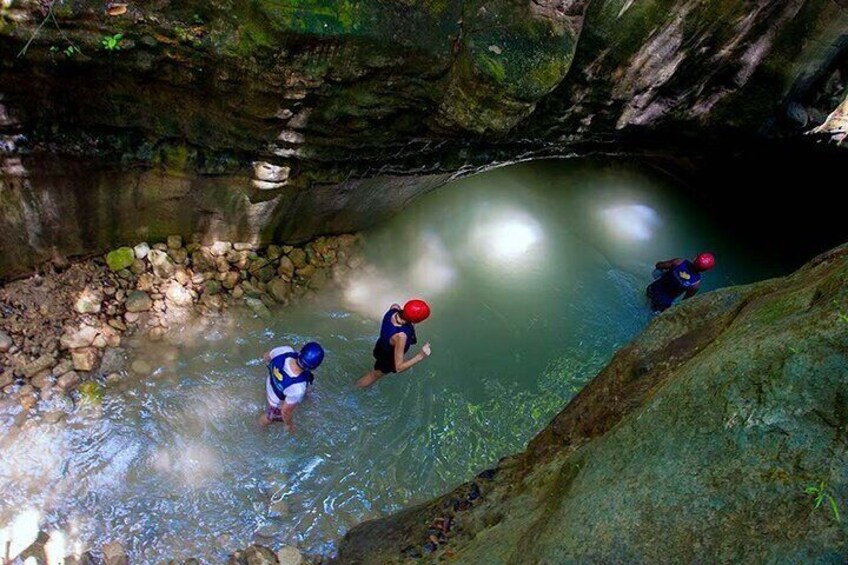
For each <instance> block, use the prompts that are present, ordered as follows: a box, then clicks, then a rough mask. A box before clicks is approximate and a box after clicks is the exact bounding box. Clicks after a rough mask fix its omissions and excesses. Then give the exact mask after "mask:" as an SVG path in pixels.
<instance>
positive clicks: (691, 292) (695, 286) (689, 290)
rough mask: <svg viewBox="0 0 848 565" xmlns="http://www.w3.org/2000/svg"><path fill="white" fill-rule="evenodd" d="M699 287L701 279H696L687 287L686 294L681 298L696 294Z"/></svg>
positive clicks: (684, 298)
mask: <svg viewBox="0 0 848 565" xmlns="http://www.w3.org/2000/svg"><path fill="white" fill-rule="evenodd" d="M700 288H701V281H698V282H696V283H695V284H693V285H692V286H690V287H689V288H687V289H686V294H685V295H684V296H683V300H686V299H687V298H692V297H693V296H695V295H696V294H698V290H700Z"/></svg>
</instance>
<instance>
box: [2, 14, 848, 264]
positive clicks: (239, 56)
mask: <svg viewBox="0 0 848 565" xmlns="http://www.w3.org/2000/svg"><path fill="white" fill-rule="evenodd" d="M51 5H52V8H51V7H50V6H51ZM42 23H44V24H45V25H41V24H42ZM846 25H848V13H846V11H845V10H844V9H843V8H842V7H841V6H840V5H839V4H838V3H835V2H801V1H791V2H768V1H765V0H763V1H758V2H736V3H716V2H696V1H692V0H649V1H639V2H633V1H632V0H614V1H611V2H589V1H588V0H563V1H545V2H538V1H534V2H523V1H517V2H507V1H505V0H499V1H496V2H485V3H484V2H471V3H470V4H469V3H468V2H459V1H456V0H445V1H443V2H397V3H392V4H391V5H387V4H386V3H376V2H373V1H370V0H368V1H365V2H359V3H351V2H347V1H341V0H339V1H329V2H297V3H286V2H277V1H273V2H272V1H267V2H266V1H259V2H251V3H231V2H222V1H212V2H199V1H190V2H179V3H176V2H173V3H171V2H155V3H149V2H148V3H130V4H128V5H127V6H126V10H124V9H123V8H121V9H114V7H112V8H109V7H108V6H105V5H104V4H103V3H102V2H94V1H91V0H85V1H79V2H53V3H50V2H41V1H36V0H19V1H16V2H11V3H9V2H6V3H3V4H2V5H0V60H2V61H3V64H2V66H0V237H2V239H3V241H4V246H3V250H2V253H0V273H5V274H15V273H18V272H22V271H25V270H27V269H30V268H31V267H33V266H34V265H35V264H37V263H39V262H41V261H45V260H48V259H50V258H51V257H52V256H53V255H56V254H59V255H63V254H79V253H86V252H93V251H102V250H103V249H104V248H105V247H108V246H114V245H117V244H120V243H125V242H127V241H130V240H132V239H137V238H139V237H142V236H143V238H145V239H149V240H155V239H157V238H159V237H164V236H166V235H167V234H168V233H174V232H179V233H182V234H183V235H186V236H188V235H189V234H190V233H201V234H204V235H206V234H211V235H212V236H213V237H226V238H229V239H243V240H250V241H254V240H268V239H270V238H271V236H274V237H276V238H284V239H293V240H303V239H307V238H310V237H313V236H315V235H318V234H320V233H332V232H342V231H351V230H355V229H358V228H362V227H366V226H368V225H371V224H373V223H374V222H376V221H379V219H381V218H383V217H385V215H386V214H389V213H391V212H393V211H396V210H398V209H399V208H401V207H402V206H403V205H404V204H405V203H406V202H408V201H409V200H410V199H411V198H414V197H415V196H417V195H419V194H422V193H424V192H426V191H428V190H431V189H432V188H434V187H435V186H438V185H439V184H443V183H444V182H447V180H449V179H450V178H452V177H453V176H455V175H456V174H468V173H471V172H474V171H476V170H480V169H481V168H483V167H487V166H491V165H493V164H498V163H504V162H509V161H512V160H517V159H527V158H532V157H542V156H545V157H550V156H560V155H572V154H575V153H578V154H579V152H580V151H582V150H584V149H590V148H596V147H598V146H599V145H600V146H602V147H604V148H607V149H610V150H613V151H623V152H634V151H638V150H639V148H640V147H641V146H642V143H643V142H644V141H645V140H648V139H649V140H650V143H651V145H652V146H653V147H659V148H661V149H666V150H667V149H673V150H675V151H680V150H682V149H683V148H685V147H687V146H688V147H698V146H711V147H716V146H719V147H724V146H726V145H727V144H728V143H729V144H731V145H733V144H736V145H739V144H744V143H749V142H750V141H751V140H752V139H756V138H760V137H781V136H800V135H801V134H803V133H806V132H810V131H812V130H814V129H815V131H816V132H817V134H816V135H815V136H809V137H807V138H806V139H808V140H809V142H810V143H813V142H814V141H815V140H819V139H827V140H831V139H832V140H833V141H834V142H836V143H841V142H842V141H843V140H844V130H845V128H844V124H843V122H844V120H843V119H842V118H841V116H842V114H843V113H844V112H842V110H840V109H839V108H840V104H842V102H843V100H844V98H845V82H846V78H845V77H846V76H848V61H846V57H845V54H844V48H843V47H842V40H841V37H842V34H843V32H844V29H845V28H846ZM118 36H120V37H118ZM116 37H117V39H115V38H116ZM110 38H111V41H110ZM842 107H843V108H844V105H843V106H842ZM145 232H146V233H145ZM221 232H224V233H221ZM140 234H141V235H140ZM225 234H226V235H225Z"/></svg>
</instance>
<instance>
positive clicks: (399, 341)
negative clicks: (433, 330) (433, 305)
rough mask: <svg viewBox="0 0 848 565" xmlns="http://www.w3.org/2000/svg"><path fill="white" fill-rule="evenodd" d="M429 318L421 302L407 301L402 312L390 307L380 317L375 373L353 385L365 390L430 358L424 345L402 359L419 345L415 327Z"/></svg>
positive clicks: (375, 350) (375, 347) (428, 312)
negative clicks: (386, 377)
mask: <svg viewBox="0 0 848 565" xmlns="http://www.w3.org/2000/svg"><path fill="white" fill-rule="evenodd" d="M429 316H430V307H429V306H428V305H427V303H426V302H424V301H423V300H410V301H409V302H407V303H406V304H405V305H404V306H403V308H401V307H400V305H399V304H392V306H391V308H389V311H388V312H386V313H385V314H384V315H383V323H382V325H381V326H380V338H379V339H378V340H377V344H376V345H375V346H374V352H373V355H374V359H375V363H374V369H373V370H371V371H368V372H367V373H366V374H365V375H364V376H363V377H362V378H360V379H359V380H358V381H356V386H357V387H359V388H366V387H369V386H371V385H373V384H374V383H376V382H377V381H379V380H380V379H382V378H383V377H385V376H386V375H387V374H389V373H402V372H404V371H406V370H407V369H410V368H412V367H414V366H415V365H417V364H418V363H420V362H421V361H423V360H424V358H425V357H429V356H430V344H429V343H425V344H424V346H423V347H422V348H421V351H419V352H418V353H416V354H415V355H414V356H413V357H412V358H410V359H404V356H405V355H406V352H407V351H409V348H410V347H411V346H413V345H415V344H416V342H417V341H418V340H417V338H416V336H415V326H414V324H417V323H419V322H423V321H424V320H426V319H427V318H428V317H429Z"/></svg>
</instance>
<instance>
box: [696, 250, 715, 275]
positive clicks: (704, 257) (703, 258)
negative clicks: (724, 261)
mask: <svg viewBox="0 0 848 565" xmlns="http://www.w3.org/2000/svg"><path fill="white" fill-rule="evenodd" d="M713 267H715V257H714V256H713V254H712V253H709V252H705V253H698V256H697V257H695V268H696V269H698V270H699V271H709V270H710V269H712V268H713Z"/></svg>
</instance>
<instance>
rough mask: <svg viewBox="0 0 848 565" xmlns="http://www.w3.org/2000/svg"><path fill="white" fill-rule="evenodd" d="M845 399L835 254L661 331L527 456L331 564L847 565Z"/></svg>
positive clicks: (372, 526)
mask: <svg viewBox="0 0 848 565" xmlns="http://www.w3.org/2000/svg"><path fill="white" fill-rule="evenodd" d="M628 215H629V214H625V215H624V217H625V218H626V217H627V216H628ZM613 217H614V218H616V217H618V215H617V214H613ZM616 221H617V220H616ZM846 387H848V247H846V246H843V247H840V248H837V249H835V250H833V251H831V252H829V253H826V254H824V255H822V256H820V257H818V258H816V259H814V260H813V261H812V262H810V263H809V264H808V265H806V266H805V267H803V268H802V269H800V270H799V271H798V272H796V273H795V274H793V275H791V276H788V277H786V278H782V279H772V280H768V281H765V282H762V283H757V284H753V285H749V286H744V287H731V288H726V289H722V290H719V291H715V292H711V293H708V294H705V295H702V296H698V297H695V298H693V299H691V300H687V301H686V302H684V303H683V304H681V305H678V306H675V307H673V308H672V309H670V310H668V311H667V312H665V313H663V314H661V315H659V316H658V317H657V318H656V319H654V321H653V322H652V323H651V324H650V325H649V326H648V328H647V329H646V330H645V332H644V333H643V334H642V335H641V336H640V337H638V338H637V339H636V340H634V341H633V342H632V343H630V344H629V345H627V346H626V347H624V348H623V349H621V350H620V351H619V352H618V353H617V354H616V355H615V357H614V358H613V360H612V361H611V362H610V363H609V365H608V366H607V367H606V368H604V369H603V370H602V371H601V372H600V373H599V374H598V376H597V377H595V379H594V380H593V381H592V382H590V383H589V384H588V385H587V386H586V388H585V389H584V390H583V391H582V392H580V394H579V395H578V396H577V397H575V398H574V400H572V401H571V402H570V403H569V404H568V405H567V406H566V407H565V409H564V410H562V412H560V413H559V415H557V416H556V417H555V418H554V419H553V421H552V422H551V423H550V424H549V425H548V427H547V428H545V429H544V430H543V431H542V432H541V433H539V434H538V435H537V436H536V437H535V438H534V439H533V440H531V442H530V443H529V445H528V448H527V450H526V451H524V452H522V453H520V454H517V455H515V456H512V457H507V458H505V459H503V460H502V461H501V462H500V463H499V465H498V466H497V468H496V469H492V470H488V471H484V472H482V473H480V474H479V475H478V476H477V477H475V478H474V479H472V481H471V482H470V483H467V484H465V485H462V486H460V487H459V488H457V489H456V490H454V491H452V492H450V493H448V494H446V495H444V496H441V497H439V498H436V499H434V500H432V501H429V502H426V503H424V504H422V505H419V506H417V507H414V508H411V509H408V510H404V511H402V512H399V513H397V514H394V515H391V516H388V517H386V518H382V519H379V520H373V521H370V522H365V523H363V524H361V525H359V526H357V527H355V528H353V529H352V530H351V531H350V532H349V533H348V534H347V535H346V536H345V538H344V540H343V542H342V543H341V545H340V548H339V556H338V560H337V562H338V563H406V562H408V560H409V559H410V558H416V559H421V560H422V561H425V562H431V561H432V562H442V561H444V560H449V561H450V562H452V563H583V562H592V563H598V562H599V563H618V562H628V563H657V562H698V561H709V562H713V561H721V562H724V561H740V562H749V561H752V562H784V561H785V562H793V563H794V562H817V563H838V562H841V561H843V560H844V555H845V551H846V548H848V530H846V529H845V525H844V520H845V518H844V514H845V504H846V501H847V500H848V474H846V470H848V450H846V430H848V427H846V426H848V408H846V407H847V406H848V401H846V390H848V389H847V388H846ZM819 493H822V497H821V502H822V503H821V504H818V502H817V497H818V494H819ZM829 501H833V502H832V504H831V503H830V502H829Z"/></svg>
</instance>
